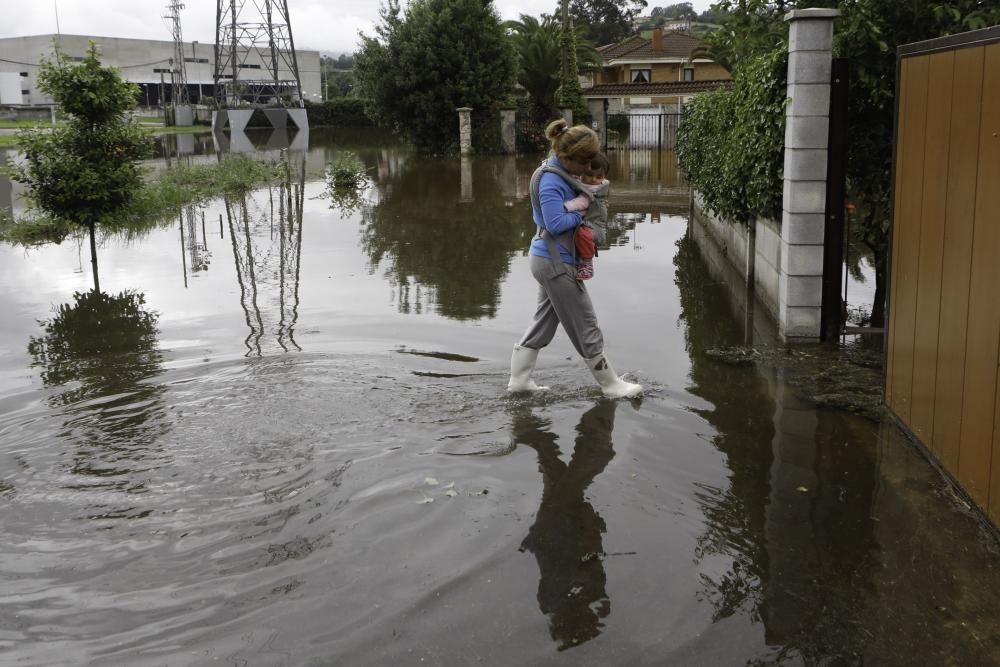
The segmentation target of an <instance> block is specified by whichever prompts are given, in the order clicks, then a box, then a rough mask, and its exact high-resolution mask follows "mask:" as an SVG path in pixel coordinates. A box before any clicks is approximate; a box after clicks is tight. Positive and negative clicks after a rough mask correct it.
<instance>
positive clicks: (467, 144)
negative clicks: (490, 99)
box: [455, 107, 472, 155]
mask: <svg viewBox="0 0 1000 667" xmlns="http://www.w3.org/2000/svg"><path fill="white" fill-rule="evenodd" d="M455 111H457V112H458V141H459V150H460V152H461V153H462V155H472V107H459V108H457V109H455Z"/></svg>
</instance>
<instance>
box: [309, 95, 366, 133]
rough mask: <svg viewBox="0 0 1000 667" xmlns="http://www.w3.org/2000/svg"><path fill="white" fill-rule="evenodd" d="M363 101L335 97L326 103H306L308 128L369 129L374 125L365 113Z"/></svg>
mask: <svg viewBox="0 0 1000 667" xmlns="http://www.w3.org/2000/svg"><path fill="white" fill-rule="evenodd" d="M365 108H366V102H365V100H359V99H355V98H353V97H337V98H335V99H332V100H328V101H326V102H321V103H319V104H316V103H308V102H307V103H306V115H307V116H308V118H309V126H310V127H323V126H332V127H370V126H372V125H374V123H373V122H372V119H371V118H369V117H368V114H367V113H366V111H365Z"/></svg>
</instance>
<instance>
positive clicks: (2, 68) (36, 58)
mask: <svg viewBox="0 0 1000 667" xmlns="http://www.w3.org/2000/svg"><path fill="white" fill-rule="evenodd" d="M56 39H58V42H59V47H60V48H61V49H62V50H63V51H64V52H65V53H66V54H67V55H68V56H71V57H74V56H75V57H81V56H83V55H84V54H85V53H86V51H87V48H88V47H89V45H90V41H91V40H93V41H94V42H95V43H96V44H97V47H98V50H99V51H100V54H101V62H102V63H103V64H105V65H114V66H115V67H117V68H119V70H120V71H121V74H122V76H123V77H124V78H125V79H126V80H128V81H131V82H133V83H138V84H156V86H159V83H160V75H161V73H160V72H157V71H155V70H157V69H164V70H169V69H170V67H171V66H170V63H169V60H170V58H172V57H173V54H174V44H173V42H170V41H157V40H148V39H124V38H118V37H94V36H86V35H59V36H56V35H34V36H30V37H6V38H2V39H0V59H2V60H0V72H17V73H18V74H19V75H21V74H25V75H26V76H22V77H21V81H22V82H23V83H24V86H23V87H22V89H23V90H27V91H28V93H27V94H26V95H25V96H24V100H23V103H24V104H28V105H47V104H51V103H52V100H51V99H49V98H48V96H46V95H44V94H43V93H41V92H40V91H39V90H38V87H37V84H36V78H37V75H38V63H39V62H40V61H41V59H42V58H47V57H51V55H52V45H53V40H56ZM184 54H185V59H187V60H188V62H185V68H186V71H187V79H188V83H190V84H203V85H206V86H210V85H211V84H213V77H214V73H215V64H214V63H215V49H214V46H213V45H212V44H202V43H199V42H186V43H185V45H184ZM296 57H297V59H298V65H299V76H300V79H301V83H302V91H303V97H305V98H306V99H307V100H310V101H315V102H318V101H320V100H321V98H322V96H321V83H320V72H319V52H318V51H301V50H299V51H297V52H296ZM198 60H206V61H207V62H194V61H198ZM5 61H15V62H5ZM247 62H248V63H251V64H254V61H253V59H252V58H251V59H249V60H248V61H247ZM17 63H29V64H28V65H23V64H17ZM256 64H261V65H263V62H262V61H259V62H257V63H256ZM248 71H253V72H255V74H254V76H259V72H258V71H257V70H248ZM163 76H164V79H165V81H166V82H167V83H168V84H169V83H170V74H169V73H166V74H164V75H163ZM206 90H208V89H206ZM207 94H210V93H207Z"/></svg>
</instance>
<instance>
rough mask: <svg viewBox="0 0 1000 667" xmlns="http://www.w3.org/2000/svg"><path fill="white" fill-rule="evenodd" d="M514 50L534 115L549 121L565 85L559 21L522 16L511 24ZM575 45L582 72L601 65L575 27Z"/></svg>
mask: <svg viewBox="0 0 1000 667" xmlns="http://www.w3.org/2000/svg"><path fill="white" fill-rule="evenodd" d="M506 27H507V29H508V31H509V32H510V35H511V38H512V41H513V44H514V48H515V50H516V51H517V57H518V60H517V63H518V65H517V82H518V83H519V84H521V86H522V87H524V89H525V90H526V91H527V92H528V96H529V99H530V103H531V108H532V113H533V115H535V116H536V117H537V118H539V119H542V120H544V119H547V118H549V117H550V116H551V115H552V114H553V113H554V112H555V109H556V105H557V100H556V93H557V92H558V91H559V87H560V84H561V70H562V43H561V35H562V34H564V33H562V31H561V28H560V26H559V22H558V21H557V20H556V18H555V17H553V16H549V15H543V16H542V17H541V19H537V18H535V17H533V16H526V15H524V14H522V15H521V18H520V20H519V21H508V22H507V23H506ZM572 30H573V36H574V40H573V41H574V44H573V45H572V46H571V48H572V49H573V53H574V54H575V55H576V61H577V63H578V64H579V67H580V68H581V69H590V68H592V67H594V66H596V65H597V64H598V63H599V62H600V56H599V55H598V53H597V51H595V50H594V48H593V47H592V46H591V45H590V43H589V42H587V41H586V40H585V39H583V38H582V36H581V34H580V29H579V28H573V29H572Z"/></svg>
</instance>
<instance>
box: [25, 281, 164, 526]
mask: <svg viewBox="0 0 1000 667" xmlns="http://www.w3.org/2000/svg"><path fill="white" fill-rule="evenodd" d="M144 306H145V299H144V297H143V295H142V294H139V293H137V292H131V291H125V292H122V293H120V294H117V295H112V294H106V293H103V292H94V291H91V292H78V293H76V294H74V295H73V303H70V304H63V305H61V306H59V308H58V310H57V312H56V315H55V317H53V318H52V319H50V320H47V321H43V322H40V324H41V326H42V328H43V329H44V334H43V335H41V336H38V337H35V336H32V337H31V339H30V340H29V342H28V353H29V354H30V355H31V360H32V361H31V366H32V367H33V368H39V369H40V371H41V378H42V382H43V383H44V384H45V386H46V387H59V388H60V389H61V391H59V392H58V393H56V394H53V395H52V396H51V397H50V398H49V399H48V402H49V404H50V405H51V406H53V407H56V408H60V409H62V410H63V412H64V414H65V415H66V417H67V420H66V422H65V428H64V430H63V432H62V434H63V435H64V436H65V437H66V438H67V439H69V440H70V441H72V442H74V443H75V444H77V445H78V447H77V449H76V450H75V452H74V456H75V458H74V463H73V467H72V472H73V473H75V474H78V475H82V476H84V477H96V478H100V479H98V480H96V481H94V480H90V481H88V482H86V483H83V484H82V486H83V487H94V488H104V489H114V490H121V491H128V492H136V493H137V492H141V491H143V490H144V487H143V482H142V481H141V480H139V479H137V478H136V476H135V475H134V473H135V472H136V469H137V466H136V462H138V461H140V460H144V459H147V458H149V457H150V456H152V455H153V449H154V447H155V445H156V443H157V441H158V440H159V439H160V438H161V436H162V435H163V434H164V433H166V431H167V430H168V428H169V426H168V423H167V418H166V414H165V409H164V406H163V403H162V398H163V393H164V388H163V387H162V386H161V385H158V384H155V383H151V382H148V380H149V379H151V378H154V377H156V376H157V375H159V374H160V373H161V372H162V355H161V354H160V351H159V350H158V349H157V340H156V336H157V334H158V330H157V326H156V322H157V314H156V313H154V312H151V311H148V310H146V309H145V308H144ZM98 399H100V400H98ZM130 462H131V463H130ZM122 513H126V514H127V510H125V509H121V508H119V509H118V510H116V511H113V512H110V513H107V514H106V515H107V516H111V515H122Z"/></svg>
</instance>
